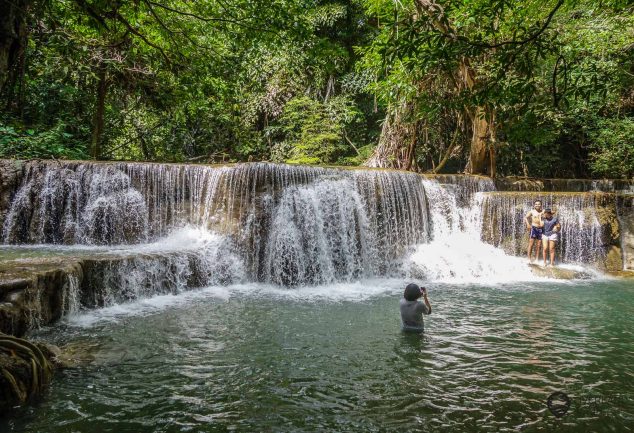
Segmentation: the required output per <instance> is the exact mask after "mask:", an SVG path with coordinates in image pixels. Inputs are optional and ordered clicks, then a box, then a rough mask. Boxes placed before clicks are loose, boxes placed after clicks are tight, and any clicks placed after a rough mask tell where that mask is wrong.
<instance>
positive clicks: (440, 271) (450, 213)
mask: <svg viewBox="0 0 634 433" xmlns="http://www.w3.org/2000/svg"><path fill="white" fill-rule="evenodd" d="M458 179H459V180H458ZM458 179H452V178H449V179H447V176H443V177H440V178H438V177H435V178H431V179H424V180H423V185H424V188H425V192H426V194H427V201H428V203H429V211H430V219H431V221H430V225H431V242H430V243H425V244H419V245H418V246H417V247H416V249H415V251H414V252H413V253H412V254H411V255H410V256H409V257H408V259H407V261H406V262H405V270H406V272H407V274H408V275H410V276H412V277H414V278H422V279H426V280H432V281H457V282H470V281H476V280H486V281H488V282H491V281H513V280H525V281H528V280H533V279H535V276H534V275H533V274H532V273H531V271H530V269H529V268H528V267H527V266H526V265H525V262H524V260H522V259H519V258H517V257H512V256H508V255H507V254H505V253H504V251H502V250H500V249H497V248H495V247H493V246H492V245H488V244H485V243H483V242H482V240H481V230H482V208H481V201H482V192H483V191H492V190H494V189H495V187H494V185H493V182H492V181H491V180H490V179H482V178H476V177H464V176H463V177H459V178H458ZM439 180H443V181H447V180H449V181H450V182H451V183H440V182H439Z"/></svg>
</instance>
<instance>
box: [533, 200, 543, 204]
mask: <svg viewBox="0 0 634 433" xmlns="http://www.w3.org/2000/svg"><path fill="white" fill-rule="evenodd" d="M538 202H539V204H543V203H542V201H541V200H535V201H534V202H533V204H535V203H538Z"/></svg>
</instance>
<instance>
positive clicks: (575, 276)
mask: <svg viewBox="0 0 634 433" xmlns="http://www.w3.org/2000/svg"><path fill="white" fill-rule="evenodd" d="M529 267H530V269H531V272H532V273H534V274H535V275H537V276H540V277H546V278H555V279H558V280H587V279H589V278H592V274H590V273H589V272H586V271H579V270H575V269H567V268H560V267H558V266H546V267H544V266H540V265H537V264H534V263H531V264H530V265H529Z"/></svg>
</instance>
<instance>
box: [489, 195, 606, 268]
mask: <svg viewBox="0 0 634 433" xmlns="http://www.w3.org/2000/svg"><path fill="white" fill-rule="evenodd" d="M537 199H541V200H542V202H543V205H544V208H549V207H550V208H552V209H553V212H554V213H555V214H556V215H557V216H558V217H559V219H560V221H561V236H560V237H561V239H560V242H558V243H557V254H558V256H559V257H561V260H562V261H564V262H568V263H571V262H572V263H593V262H595V261H597V260H600V259H602V258H603V257H604V256H605V255H606V251H607V249H606V248H607V246H609V245H610V242H611V240H612V238H613V237H615V236H616V230H615V227H614V223H611V222H614V221H616V209H615V200H614V196H613V195H612V194H605V193H547V194H543V193H542V194H540V195H537V194H536V193H506V192H495V193H489V194H483V197H482V209H483V213H482V239H483V240H485V241H487V242H489V243H491V244H492V245H495V246H496V247H500V248H502V249H503V250H504V251H506V252H507V253H509V254H513V255H522V254H524V253H525V251H526V248H527V242H528V236H527V232H526V227H525V222H524V217H525V215H526V213H527V212H528V211H529V210H530V209H531V208H532V207H533V202H534V201H535V200H537Z"/></svg>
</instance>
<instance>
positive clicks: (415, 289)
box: [401, 283, 431, 332]
mask: <svg viewBox="0 0 634 433" xmlns="http://www.w3.org/2000/svg"><path fill="white" fill-rule="evenodd" d="M421 296H422V297H423V301H424V303H423V302H420V301H419V300H418V299H419V298H420V297H421ZM423 314H431V304H430V303H429V299H427V289H426V288H425V287H419V286H418V284H414V283H411V284H408V285H407V287H405V292H404V293H403V299H401V321H402V328H401V329H402V330H403V331H408V332H423V331H424V330H425V327H424V326H423Z"/></svg>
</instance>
